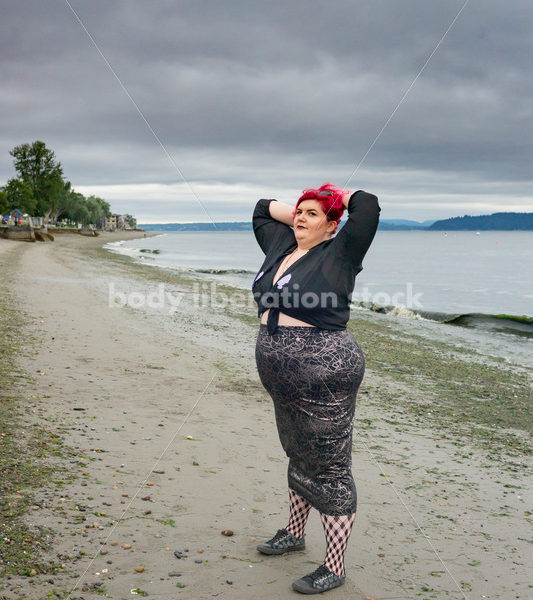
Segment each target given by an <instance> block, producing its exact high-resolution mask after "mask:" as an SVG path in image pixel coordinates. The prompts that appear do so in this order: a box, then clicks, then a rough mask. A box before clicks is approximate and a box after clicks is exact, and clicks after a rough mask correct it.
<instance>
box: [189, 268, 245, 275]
mask: <svg viewBox="0 0 533 600" xmlns="http://www.w3.org/2000/svg"><path fill="white" fill-rule="evenodd" d="M194 270H195V271H196V272H197V273H209V274H210V275H227V274H239V275H242V274H245V275H254V274H255V271H250V270H249V269H194Z"/></svg>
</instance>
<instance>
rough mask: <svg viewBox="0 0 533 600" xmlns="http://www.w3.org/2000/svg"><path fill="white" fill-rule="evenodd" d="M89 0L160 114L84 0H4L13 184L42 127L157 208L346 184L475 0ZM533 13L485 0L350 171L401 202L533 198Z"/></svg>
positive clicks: (175, 211) (125, 200) (136, 204)
mask: <svg viewBox="0 0 533 600" xmlns="http://www.w3.org/2000/svg"><path fill="white" fill-rule="evenodd" d="M70 4H71V6H72V8H73V9H74V10H75V11H76V12H77V14H78V15H79V18H80V19H81V21H82V22H83V24H84V26H85V27H86V29H87V31H88V32H89V33H90V35H91V36H92V37H93V39H94V41H95V43H96V44H97V46H98V48H99V49H100V51H101V53H102V54H103V55H104V56H105V58H106V59H107V61H108V62H109V65H110V66H111V67H112V69H113V70H114V71H115V73H116V75H117V76H118V78H119V79H120V81H121V82H122V84H123V86H124V88H125V89H126V90H127V92H128V93H129V94H130V95H131V98H132V99H133V100H134V102H135V103H136V104H137V106H138V107H139V109H140V111H141V112H142V114H143V115H144V117H145V119H146V121H147V123H148V124H149V126H150V127H151V128H152V130H153V132H152V131H151V130H150V128H149V126H148V125H147V123H146V122H145V121H144V120H143V118H142V117H141V115H140V114H139V112H137V110H136V108H135V106H134V104H133V103H132V101H131V99H130V98H128V95H127V94H126V92H125V91H124V89H123V88H122V87H121V85H120V83H119V82H118V81H117V79H116V78H115V76H114V75H113V73H112V71H111V70H110V68H109V66H107V65H106V63H105V61H104V60H103V58H102V56H101V55H100V54H99V52H98V50H97V49H96V48H95V46H94V45H93V44H92V42H91V40H90V38H89V36H88V35H87V33H86V32H85V31H84V30H83V28H82V27H81V26H80V24H79V23H78V22H77V20H76V18H75V16H74V14H73V12H72V11H71V10H70V8H69V5H68V3H67V2H66V1H65V0H46V1H43V0H0V8H1V17H2V18H1V21H0V61H1V63H0V64H1V66H0V81H1V88H0V89H1V93H0V115H1V119H2V126H1V128H0V185H1V184H3V183H5V182H6V181H7V179H8V178H10V177H12V176H14V174H15V172H14V169H13V165H12V159H11V157H10V156H9V150H10V149H11V148H13V147H14V146H15V145H17V144H20V143H23V142H32V141H34V140H42V141H44V142H45V143H46V144H47V146H48V147H49V148H51V149H52V150H54V151H55V153H56V157H57V159H58V160H59V161H60V162H61V164H62V166H63V170H64V174H65V176H66V177H67V178H68V179H69V180H70V181H71V182H72V184H73V186H74V188H75V189H76V190H77V191H80V192H82V193H84V194H86V195H87V194H90V193H94V194H97V195H99V196H101V197H103V198H105V199H106V200H107V201H109V202H110V203H111V208H112V210H113V211H115V212H130V213H133V214H134V215H136V216H137V218H138V221H139V222H140V223H150V222H151V223H154V222H155V223H157V222H169V221H208V220H209V219H210V218H212V219H214V220H219V221H227V220H230V221H231V220H249V219H250V216H251V211H252V209H253V206H254V205H255V203H256V201H257V199H258V198H261V197H267V198H278V199H279V200H283V201H285V202H290V203H293V202H295V200H296V198H297V196H298V195H299V191H300V190H301V189H303V188H306V187H315V186H318V185H320V184H321V183H323V182H325V181H328V180H329V181H332V182H334V183H337V184H338V185H340V186H343V185H344V184H345V183H346V181H347V179H348V178H349V177H350V175H351V173H352V172H353V170H354V169H355V167H356V165H357V164H358V163H359V162H360V161H361V159H362V158H363V156H364V155H365V153H366V152H367V150H368V149H369V147H370V146H371V144H372V142H373V141H374V139H375V137H376V136H377V135H378V133H379V132H380V130H381V128H382V127H383V125H384V124H385V123H386V121H387V119H388V118H389V117H390V115H391V113H392V112H393V110H394V109H395V107H396V106H397V104H398V102H399V101H400V99H401V98H402V96H403V95H404V94H405V92H406V91H407V90H408V88H409V86H410V85H411V83H412V82H413V80H414V79H415V77H416V75H417V73H418V72H419V71H420V69H421V68H422V66H423V65H424V63H425V61H426V60H427V58H428V57H429V56H430V54H431V52H432V51H433V50H434V48H435V46H436V45H437V43H438V41H439V40H440V38H441V37H442V35H443V34H444V32H445V31H446V29H447V28H448V26H449V25H450V23H451V22H452V20H453V19H454V17H455V16H456V15H457V13H458V12H459V10H460V8H461V6H462V5H463V4H464V0H431V1H430V0H416V1H415V0H364V1H363V0H342V1H339V0H332V1H326V0H322V1H318V0H281V1H278V0H274V1H273V0H268V1H267V0H263V1H262V2H252V1H236V0H216V1H215V0H212V1H207V0H205V1H204V0H190V1H180V0H176V1H163V0H149V1H148V0H146V1H140V0H138V1H136V0H124V1H120V0H114V1H113V2H109V0H70ZM532 31H533V2H531V0H508V1H506V2H502V1H501V0H470V2H469V3H468V4H467V6H466V8H465V9H464V11H463V12H462V13H461V15H460V16H459V18H458V19H457V22H456V23H455V25H454V26H453V27H452V29H451V30H450V32H449V33H448V34H447V36H446V37H445V39H444V40H443V42H442V44H441V46H440V47H439V48H438V49H437V51H436V52H435V54H434V56H433V58H432V59H431V61H430V62H429V64H428V66H427V67H426V69H425V70H424V71H423V73H422V74H421V75H420V77H419V79H418V80H417V81H416V83H415V84H414V86H413V87H412V89H411V90H410V92H409V94H408V95H407V97H406V99H405V100H404V102H403V103H402V104H401V106H400V107H399V108H398V110H397V112H396V113H395V115H394V116H393V118H392V120H391V121H390V123H389V125H388V126H387V127H386V128H385V130H384V132H383V134H382V135H381V137H380V138H379V139H378V141H377V142H376V144H375V145H374V147H373V148H372V149H371V151H370V152H369V153H368V156H367V157H366V159H365V160H364V162H363V164H362V166H361V168H360V169H359V170H358V172H357V173H356V174H355V176H354V177H353V178H352V180H351V181H350V183H349V185H348V187H349V188H350V189H365V190H367V191H370V192H373V193H375V194H376V195H378V197H379V199H380V205H381V207H382V213H381V217H382V218H383V219H387V218H389V219H392V218H410V219H416V220H420V221H422V220H425V219H437V218H446V217H452V216H458V215H463V214H472V215H479V214H488V213H491V212H497V211H529V212H531V211H533V194H532V181H533V168H532V164H533V152H532V149H533V119H532V116H533V114H532V113H533V93H532V92H533V61H532V58H531V57H532V56H533V35H532V33H531V32H532ZM154 133H155V135H154ZM155 136H157V137H158V138H159V140H160V142H161V143H160V142H159V141H158V140H157V139H156V137H155ZM165 150H166V151H167V152H168V154H167V153H166V151H165ZM169 156H170V158H169ZM173 163H174V164H173ZM182 176H183V177H182Z"/></svg>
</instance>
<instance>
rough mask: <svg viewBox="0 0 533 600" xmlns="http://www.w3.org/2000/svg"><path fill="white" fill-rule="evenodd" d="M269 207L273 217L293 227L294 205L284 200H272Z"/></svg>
mask: <svg viewBox="0 0 533 600" xmlns="http://www.w3.org/2000/svg"><path fill="white" fill-rule="evenodd" d="M269 208H270V216H271V217H272V218H273V219H276V221H280V222H281V223H285V225H291V227H292V224H293V222H294V217H293V215H292V213H293V212H294V207H292V206H291V205H290V204H285V203H284V202H271V203H270V206H269Z"/></svg>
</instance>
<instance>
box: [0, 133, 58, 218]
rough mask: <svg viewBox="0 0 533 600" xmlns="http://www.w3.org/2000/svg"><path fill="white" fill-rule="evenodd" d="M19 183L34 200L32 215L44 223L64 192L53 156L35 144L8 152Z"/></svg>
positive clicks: (39, 144) (43, 145) (38, 143)
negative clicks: (22, 184)
mask: <svg viewBox="0 0 533 600" xmlns="http://www.w3.org/2000/svg"><path fill="white" fill-rule="evenodd" d="M10 154H11V156H12V157H13V159H14V161H13V162H14V165H15V170H16V171H17V174H18V175H19V179H20V180H21V181H22V182H23V183H25V184H27V185H29V186H30V188H31V190H32V193H33V197H34V199H35V202H36V204H35V209H34V210H35V213H36V214H37V215H39V216H44V218H45V222H48V219H49V217H50V215H51V214H52V213H53V212H54V211H56V210H57V202H58V201H59V197H60V195H61V194H62V192H63V191H64V181H63V169H62V167H61V163H59V162H58V161H56V158H55V154H54V152H53V151H52V150H50V149H49V148H47V147H46V144H45V143H44V142H41V141H39V140H37V141H35V142H33V143H31V144H21V145H20V146H15V148H13V150H11V151H10Z"/></svg>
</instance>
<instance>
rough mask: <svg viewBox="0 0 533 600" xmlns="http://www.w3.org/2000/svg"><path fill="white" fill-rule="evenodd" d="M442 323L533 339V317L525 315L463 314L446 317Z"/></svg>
mask: <svg viewBox="0 0 533 600" xmlns="http://www.w3.org/2000/svg"><path fill="white" fill-rule="evenodd" d="M442 322H443V323H447V324H449V325H461V326H462V327H477V328H480V329H488V330H492V331H500V332H503V333H513V334H515V335H519V336H521V337H526V338H533V317H527V316H526V315H521V316H519V315H506V314H499V315H493V314H484V313H464V314H459V315H447V317H446V318H445V319H444V320H443V321H442Z"/></svg>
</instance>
